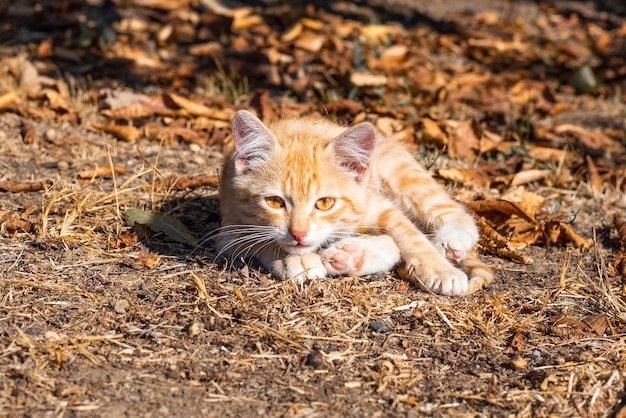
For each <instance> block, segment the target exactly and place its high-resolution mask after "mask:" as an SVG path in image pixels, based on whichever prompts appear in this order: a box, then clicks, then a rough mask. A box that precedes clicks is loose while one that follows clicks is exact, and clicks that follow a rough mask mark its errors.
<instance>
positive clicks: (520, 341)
mask: <svg viewBox="0 0 626 418" xmlns="http://www.w3.org/2000/svg"><path fill="white" fill-rule="evenodd" d="M527 344H528V338H527V337H526V336H525V335H524V327H520V328H519V329H518V330H517V332H516V333H515V335H514V336H513V338H512V339H511V342H510V343H509V346H508V347H507V348H506V350H504V353H506V354H513V353H523V352H524V350H525V349H526V345H527Z"/></svg>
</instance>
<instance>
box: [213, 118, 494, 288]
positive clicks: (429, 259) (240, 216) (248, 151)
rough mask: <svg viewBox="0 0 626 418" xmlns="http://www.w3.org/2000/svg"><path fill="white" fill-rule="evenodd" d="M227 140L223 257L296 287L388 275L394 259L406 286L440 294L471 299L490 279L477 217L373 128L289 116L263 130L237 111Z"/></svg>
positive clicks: (220, 239) (220, 234) (220, 237)
mask: <svg viewBox="0 0 626 418" xmlns="http://www.w3.org/2000/svg"><path fill="white" fill-rule="evenodd" d="M232 135H233V140H234V145H235V149H234V152H232V153H231V154H230V155H228V156H227V157H226V159H225V162H224V170H223V175H222V179H221V196H220V198H221V215H222V225H223V226H222V228H221V229H220V230H219V232H218V236H217V248H218V251H219V254H220V255H225V256H227V257H230V258H231V259H233V260H237V259H241V258H255V259H257V260H258V261H259V262H260V263H261V264H262V265H263V266H264V267H266V268H267V269H269V270H270V271H271V272H272V273H273V275H274V276H276V277H278V278H281V279H286V278H291V279H293V280H294V281H295V282H297V283H301V282H303V281H304V280H306V279H316V278H321V277H326V276H337V275H357V276H362V275H366V274H371V273H375V272H382V271H388V270H390V269H391V268H393V267H394V266H395V265H396V264H398V263H400V262H403V263H404V271H405V272H406V275H407V276H408V279H409V280H410V281H411V282H413V283H415V284H417V285H419V286H421V287H422V288H424V289H426V290H428V291H431V292H434V293H438V294H444V295H464V294H468V293H472V292H474V291H476V290H478V289H480V288H482V287H483V286H484V285H486V284H488V283H489V282H490V281H491V280H492V278H493V274H492V272H491V270H490V269H489V267H487V266H486V265H485V264H484V263H483V262H481V261H480V260H479V259H478V258H477V257H476V255H475V254H474V252H473V248H474V246H475V244H476V242H477V241H478V238H479V233H478V229H477V227H476V225H475V223H474V220H473V218H472V217H471V216H470V215H469V214H468V213H467V212H466V211H465V210H464V209H463V207H462V205H461V204H459V203H458V202H456V201H455V200H453V199H452V198H451V197H450V196H449V195H448V194H447V193H446V192H445V190H444V189H443V188H442V187H441V186H440V185H439V183H437V182H436V181H435V180H434V179H433V178H432V177H431V176H430V174H429V173H428V172H427V171H426V170H424V169H423V168H422V167H421V166H420V165H419V164H418V163H417V161H416V160H415V159H414V158H413V156H412V155H411V154H410V153H409V152H408V151H407V150H406V149H405V148H404V147H403V146H402V145H401V144H399V143H397V142H396V141H394V140H392V139H390V138H386V137H385V136H383V135H381V134H378V133H376V130H375V128H374V126H373V125H371V124H370V123H366V122H364V123H359V124H358V125H355V126H353V127H350V128H344V127H341V126H339V125H336V124H333V123H331V122H328V121H324V120H312V119H291V120H279V121H276V122H274V123H272V124H271V125H269V127H268V126H265V125H264V124H263V122H261V121H260V120H259V119H258V118H257V117H255V116H254V115H252V114H251V113H249V112H247V111H243V110H242V111H239V112H237V114H236V115H235V117H234V119H233V123H232ZM422 231H426V232H427V233H429V234H431V239H430V240H429V239H428V237H427V235H426V234H425V233H424V232H422ZM468 275H469V278H468Z"/></svg>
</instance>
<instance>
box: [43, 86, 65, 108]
mask: <svg viewBox="0 0 626 418" xmlns="http://www.w3.org/2000/svg"><path fill="white" fill-rule="evenodd" d="M41 95H43V96H45V97H46V99H48V103H49V105H50V107H51V108H53V109H60V110H63V111H66V112H69V110H70V105H69V104H68V103H67V100H65V97H63V95H62V94H61V93H60V92H58V91H56V90H53V89H43V90H42V91H41Z"/></svg>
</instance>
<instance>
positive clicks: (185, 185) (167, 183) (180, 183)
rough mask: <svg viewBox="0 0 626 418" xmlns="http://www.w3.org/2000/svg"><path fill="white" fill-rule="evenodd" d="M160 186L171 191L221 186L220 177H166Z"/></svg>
mask: <svg viewBox="0 0 626 418" xmlns="http://www.w3.org/2000/svg"><path fill="white" fill-rule="evenodd" d="M159 186H161V187H163V188H166V189H171V190H183V189H197V188H198V187H204V186H210V187H218V186H219V177H218V176H206V175H198V176H171V177H166V178H164V179H163V180H161V182H160V183H159Z"/></svg>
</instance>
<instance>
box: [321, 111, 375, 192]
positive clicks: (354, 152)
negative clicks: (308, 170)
mask: <svg viewBox="0 0 626 418" xmlns="http://www.w3.org/2000/svg"><path fill="white" fill-rule="evenodd" d="M329 145H330V146H331V147H332V149H333V154H334V157H335V160H336V161H337V163H338V164H339V165H340V166H342V167H345V168H347V169H349V170H350V171H352V172H354V173H355V174H356V179H357V181H361V180H362V179H363V178H364V177H365V173H366V172H367V169H368V168H369V166H370V158H371V157H372V153H373V152H374V147H375V146H376V129H375V128H374V125H372V124H371V123H368V122H361V123H359V124H357V125H354V126H353V127H351V128H349V129H348V130H347V131H345V132H344V133H342V134H341V135H339V136H338V137H336V138H335V139H333V140H332V142H331V143H330V144H329Z"/></svg>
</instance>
